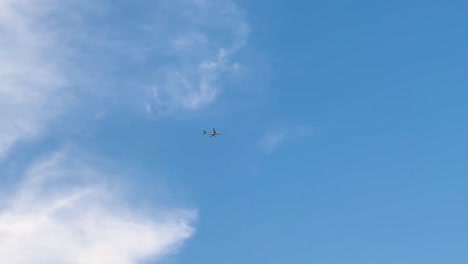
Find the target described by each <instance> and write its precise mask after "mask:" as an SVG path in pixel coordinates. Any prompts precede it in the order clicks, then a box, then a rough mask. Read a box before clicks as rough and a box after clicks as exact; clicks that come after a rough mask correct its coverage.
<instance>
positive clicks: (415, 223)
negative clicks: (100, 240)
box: [0, 0, 468, 264]
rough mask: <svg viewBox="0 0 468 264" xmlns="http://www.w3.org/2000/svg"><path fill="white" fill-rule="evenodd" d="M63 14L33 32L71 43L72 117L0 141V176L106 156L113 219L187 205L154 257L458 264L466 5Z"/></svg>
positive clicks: (205, 4) (227, 263)
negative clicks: (114, 191) (165, 247)
mask: <svg viewBox="0 0 468 264" xmlns="http://www.w3.org/2000/svg"><path fill="white" fill-rule="evenodd" d="M71 3H73V2H71ZM112 3H114V1H112ZM69 5H72V4H69ZM73 5H74V6H78V7H77V9H76V10H77V11H76V13H77V14H78V15H77V17H80V16H82V17H84V18H87V19H86V20H79V19H77V18H76V17H74V16H71V15H70V14H68V13H66V12H63V10H64V9H65V8H64V7H59V8H58V9H57V10H58V11H57V12H58V13H60V14H65V15H64V16H63V17H60V19H58V20H57V21H59V22H60V23H54V20H52V23H49V24H47V25H48V26H49V27H50V28H54V27H53V26H54V25H55V26H56V27H57V28H59V29H60V28H66V30H67V32H74V33H75V34H67V35H66V37H65V40H64V43H71V44H70V47H66V45H64V46H65V47H62V46H60V47H61V48H60V49H55V46H54V50H55V51H57V50H58V51H57V52H62V53H60V54H63V55H60V56H62V57H61V58H66V59H70V58H71V59H70V60H68V61H65V62H64V61H62V60H59V59H57V61H54V63H55V64H54V65H59V66H60V67H62V66H63V67H62V68H65V69H70V72H67V73H66V74H63V75H61V76H66V77H67V79H66V80H67V83H68V84H70V83H71V85H69V86H70V87H71V90H73V91H75V92H73V96H74V98H73V99H70V100H71V101H70V102H71V103H70V105H72V106H66V107H63V108H67V109H69V110H68V111H65V110H64V111H62V110H60V111H58V110H57V111H56V112H53V113H52V114H50V115H46V116H45V117H44V118H43V119H40V121H41V124H35V123H34V126H33V127H34V128H35V127H38V128H37V130H38V131H40V132H38V134H39V135H38V136H34V139H33V140H31V139H29V134H28V133H26V132H24V131H23V130H21V129H19V128H18V130H17V131H16V130H14V129H13V130H12V131H13V132H11V133H12V134H13V135H16V137H17V138H18V140H20V141H19V142H20V143H15V144H12V146H9V145H7V144H6V143H5V142H8V140H6V139H3V141H1V140H2V139H1V138H0V143H1V144H3V145H2V146H3V148H5V149H7V150H4V151H3V150H2V152H5V153H7V154H4V155H6V158H4V161H3V162H2V164H1V165H0V168H3V169H4V171H7V172H8V174H5V175H8V177H4V178H3V179H2V181H4V182H8V183H11V184H12V186H14V185H15V182H16V180H15V179H16V177H15V176H14V175H16V174H18V175H20V174H22V173H21V166H26V167H29V166H30V165H25V164H28V163H30V162H32V161H31V160H36V159H38V158H40V157H43V156H44V155H45V156H47V155H48V153H49V152H52V151H56V149H60V150H61V149H63V148H64V147H63V146H65V148H66V149H68V150H69V149H74V148H77V149H79V150H74V151H71V153H72V154H67V155H70V157H68V158H69V159H72V160H73V158H74V156H73V155H76V153H87V154H80V155H79V156H80V157H83V156H85V157H88V155H90V156H99V157H100V158H101V159H105V162H102V163H101V161H99V162H98V163H99V164H100V165H99V167H102V166H103V165H102V164H106V165H105V168H106V169H108V168H112V169H110V170H111V172H110V173H107V174H106V173H104V176H102V177H103V178H104V179H106V180H107V181H108V182H111V183H112V182H114V180H115V181H116V182H121V183H125V184H123V185H125V186H126V188H127V191H126V192H127V193H128V197H127V198H126V199H127V200H126V201H125V202H123V203H124V204H127V206H128V207H127V206H123V205H120V207H123V208H136V207H139V206H141V207H143V208H145V209H144V210H147V212H150V213H149V214H150V215H151V214H158V210H160V208H169V209H167V210H169V211H170V210H177V209H175V208H189V209H193V210H195V211H196V217H195V218H196V219H195V220H194V221H193V222H190V221H189V222H190V225H191V226H192V227H193V233H191V234H190V235H187V236H182V238H179V237H178V238H177V239H176V240H178V239H179V240H181V241H183V245H182V246H181V247H178V251H177V253H175V254H170V255H167V256H166V255H164V257H163V258H162V259H160V260H159V261H156V262H154V263H180V264H188V263H191V264H193V263H200V264H201V263H203V264H206V263H223V264H231V263H232V264H234V263H246V264H249V263H269V264H276V263H278V264H280V263H304V264H306V263H307V264H308V263H324V264H325V263H326V264H341V263H347V264H362V263H381V264H390V263H399V264H406V263H408V264H410V263H426V264H432V263H434V264H436V263H465V262H467V261H468V254H466V248H467V246H468V239H467V234H468V226H467V224H466V222H467V219H468V213H467V212H466V210H465V208H466V204H467V202H468V194H467V192H466V187H467V186H468V178H467V177H466V175H467V172H468V165H467V162H466V156H467V154H468V153H467V152H468V151H467V148H466V146H467V144H468V140H467V136H466V135H467V134H468V123H467V121H466V120H467V119H466V115H467V114H468V107H467V106H466V98H468V89H467V88H466V87H467V86H468V75H467V74H466V68H467V66H468V63H467V62H468V55H467V52H466V47H468V35H467V34H466V25H467V23H468V16H467V15H466V14H467V12H466V11H467V10H468V2H465V1H431V0H426V1H425V0H407V1H399V0H395V1H365V0H363V1H351V0H341V1H278V0H273V1H263V0H258V1H247V0H239V1H235V2H231V1H227V0H226V1H224V0H223V1H210V0H208V1H199V2H198V4H197V1H174V2H172V3H171V2H167V3H166V2H165V1H154V4H148V3H146V2H145V1H135V2H133V1H125V0H122V1H115V5H110V4H109V1H102V6H101V5H95V6H92V7H90V6H86V5H83V6H82V5H80V4H76V3H75V4H73ZM66 10H71V9H70V7H69V6H68V7H67V8H66ZM221 10H228V11H229V12H228V13H227V15H226V14H224V13H223V14H220V12H221ZM44 12H45V11H44ZM68 12H70V13H73V12H71V11H68ZM80 12H82V13H80ZM67 14H68V16H67ZM57 21H55V22H57ZM92 25H96V27H92ZM97 25H99V26H97ZM41 29H42V28H41ZM46 31H47V30H46ZM47 32H48V31H47ZM59 34H61V33H59ZM47 45H49V44H47ZM57 45H58V44H57ZM28 47H29V46H28ZM221 49H224V52H225V53H223V51H220V50H221ZM31 50H33V51H34V52H35V49H33V48H31ZM51 53H53V51H49V50H48V49H47V48H46V51H44V54H46V55H50V54H51ZM34 54H35V53H34ZM41 54H42V53H41ZM70 54H71V55H70ZM223 54H224V55H223ZM18 56H23V55H18ZM24 56H26V55H24ZM21 58H23V57H21ZM208 61H211V63H212V64H210V65H211V66H209V65H208V64H209V63H208V64H203V62H205V63H206V62H208ZM201 64H203V65H205V66H200V65H201ZM52 66H53V65H52ZM52 66H51V67H52ZM18 67H19V66H18ZM59 75H60V74H59ZM41 76H42V75H41ZM83 77H85V78H83ZM12 78H13V77H12ZM34 81H36V79H33V80H32V81H31V82H32V83H34ZM37 85H38V86H40V87H42V86H41V85H43V83H42V82H39V84H37ZM54 85H55V83H54ZM60 85H61V84H57V87H61V86H60ZM65 86H66V85H65ZM67 87H68V86H67ZM83 87H86V88H83ZM25 89H27V88H25ZM7 90H8V89H5V91H3V92H4V93H5V94H6V95H7V96H8V91H7ZM57 90H59V89H58V88H57ZM44 91H45V92H44V93H46V95H47V96H48V98H50V96H51V95H53V96H55V95H56V94H60V96H61V93H59V92H56V91H55V90H53V91H49V90H47V89H45V88H44ZM0 92H2V91H1V90H0ZM25 93H26V92H25ZM11 94H12V95H10V96H12V97H13V94H14V93H13V92H11ZM1 100H2V99H0V102H2V101H1ZM51 100H52V99H51ZM67 100H68V99H67ZM3 103H6V102H3ZM20 106H22V105H20ZM14 107H15V106H12V107H11V109H17V108H14ZM16 107H18V106H16ZM34 107H37V108H38V109H39V108H41V107H40V105H34ZM58 108H59V109H61V107H58ZM33 109H35V108H33ZM54 109H55V108H54ZM12 112H13V111H10V112H8V113H7V112H5V113H3V114H2V115H3V116H4V118H8V120H15V118H16V117H17V116H19V117H18V118H20V117H21V118H22V116H20V115H21V114H22V112H21V113H12ZM56 113H60V115H59V117H56V116H55V114H56ZM24 115H25V116H27V117H29V118H31V120H32V119H33V118H34V119H36V116H35V115H33V114H32V112H31V113H30V114H27V113H26V114H24ZM50 120H52V121H50ZM12 122H13V121H12ZM13 123H14V122H13ZM42 123H44V125H43V124H42ZM14 124H18V123H14ZM5 126H6V125H5ZM11 127H21V126H18V125H17V126H14V125H12V126H11ZM45 127H46V128H47V129H46V128H45ZM213 127H216V128H217V129H218V130H220V131H221V132H223V134H222V135H221V136H218V137H216V138H207V137H206V136H203V135H202V130H203V129H204V130H210V129H212V128H213ZM39 128H40V129H39ZM24 130H26V131H29V130H27V129H24ZM15 131H16V134H15V133H14V132H15ZM18 131H19V132H18ZM44 131H45V132H44ZM23 138H24V141H21V140H23ZM6 146H8V148H7V147H6ZM78 146H79V147H78ZM73 153H75V154H73ZM90 153H92V154H90ZM67 164H68V163H67ZM64 166H68V165H64ZM93 166H94V165H93ZM67 168H68V167H67ZM73 168H75V167H73ZM94 184H95V183H94V182H93V183H92V186H94ZM119 188H120V187H119ZM155 205H157V206H156V207H153V206H155ZM118 207H119V206H118ZM39 208H40V207H39ZM164 210H166V209H164ZM78 212H80V211H78ZM114 213H115V212H114V211H112V212H111V215H114ZM115 214H116V215H117V216H116V218H117V219H120V217H119V216H118V214H117V213H115ZM4 217H5V216H2V215H0V224H4V223H5V220H2V219H4ZM181 218H182V219H184V217H181ZM51 219H55V218H52V216H51ZM148 219H151V217H148V218H142V219H138V220H148ZM57 221H58V220H57ZM68 224H70V223H69V222H66V223H65V224H64V225H65V226H67V225H68ZM0 227H1V225H0ZM38 228H42V227H38ZM74 228H75V227H74ZM12 237H14V236H13V235H12ZM1 242H5V241H1V239H0V243H1ZM136 243H137V244H138V243H139V242H138V239H137V240H136ZM168 244H170V243H169V242H168ZM83 252H84V253H83V254H86V252H87V251H86V250H83ZM135 254H137V253H135ZM158 254H159V253H158ZM0 256H2V254H1V253H0ZM15 263H16V262H15ZM50 263H55V262H50ZM56 263H62V262H56ZM93 263H94V262H93ZM131 263H133V262H131ZM135 263H140V262H135ZM141 263H143V262H141ZM145 263H146V262H145ZM151 263H153V262H151Z"/></svg>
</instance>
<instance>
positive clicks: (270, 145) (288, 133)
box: [259, 126, 312, 154]
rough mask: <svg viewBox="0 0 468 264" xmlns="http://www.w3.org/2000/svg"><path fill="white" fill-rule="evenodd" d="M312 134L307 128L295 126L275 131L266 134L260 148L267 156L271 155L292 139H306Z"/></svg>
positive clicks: (261, 140)
mask: <svg viewBox="0 0 468 264" xmlns="http://www.w3.org/2000/svg"><path fill="white" fill-rule="evenodd" d="M311 133H312V129H311V128H309V127H307V126H293V127H288V128H281V129H274V130H270V131H268V132H266V133H265V135H264V136H263V137H262V138H261V139H260V141H259V146H260V147H261V148H262V149H263V151H264V152H265V153H266V154H270V153H271V152H273V150H274V149H276V148H277V147H278V146H279V145H281V144H283V143H284V142H285V141H287V140H290V139H295V138H298V137H306V136H309V135H310V134H311Z"/></svg>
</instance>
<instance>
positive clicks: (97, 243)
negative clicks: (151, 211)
mask: <svg viewBox="0 0 468 264" xmlns="http://www.w3.org/2000/svg"><path fill="white" fill-rule="evenodd" d="M106 177H107V175H105V173H103V172H100V171H98V170H96V169H95V168H94V167H91V166H90V165H89V164H86V163H84V162H82V161H76V160H74V159H73V158H72V157H71V156H69V155H68V154H66V153H62V152H58V153H55V154H54V155H52V156H50V157H47V158H46V159H44V160H41V161H39V162H37V163H36V164H34V165H32V166H31V167H30V168H29V169H28V170H27V172H26V173H25V175H24V179H25V180H24V181H23V182H22V183H21V184H20V185H19V187H18V189H17V190H16V191H14V192H13V193H4V195H2V196H3V197H10V199H8V200H7V202H4V203H3V204H2V206H1V210H0V234H1V235H0V259H2V262H5V263H9V264H20V263H38V264H41V263H49V264H61V263H83V264H106V263H109V264H110V263H112V264H133V263H135V264H136V263H140V261H143V260H158V259H160V258H161V257H163V256H165V255H167V254H170V253H174V252H176V251H177V250H178V248H179V247H180V246H181V244H182V243H183V241H184V240H186V239H188V238H189V237H191V236H192V235H193V233H194V229H193V228H192V227H191V223H192V222H193V221H194V220H195V218H196V212H194V211H191V210H175V209H174V210H164V211H160V212H158V215H159V216H158V217H155V216H154V215H152V216H151V217H149V216H148V215H145V214H143V213H142V212H140V211H137V210H135V209H133V208H131V207H130V206H129V205H125V203H123V202H122V201H120V199H121V197H119V196H120V194H119V192H118V191H116V190H115V189H113V188H110V187H109V186H108V185H106V184H104V183H103V181H100V180H99V179H104V178H106ZM2 200H3V201H5V199H2Z"/></svg>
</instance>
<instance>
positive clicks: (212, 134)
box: [203, 128, 221, 138]
mask: <svg viewBox="0 0 468 264" xmlns="http://www.w3.org/2000/svg"><path fill="white" fill-rule="evenodd" d="M205 134H208V135H210V138H211V137H216V135H221V132H218V131H216V129H214V128H213V132H206V131H205V130H203V135H205Z"/></svg>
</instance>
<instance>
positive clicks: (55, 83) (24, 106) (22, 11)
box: [0, 0, 70, 159]
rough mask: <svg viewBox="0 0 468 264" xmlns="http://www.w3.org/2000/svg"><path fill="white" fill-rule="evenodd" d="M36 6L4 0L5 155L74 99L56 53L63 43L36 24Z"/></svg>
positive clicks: (1, 113) (0, 12)
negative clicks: (56, 40)
mask: <svg viewBox="0 0 468 264" xmlns="http://www.w3.org/2000/svg"><path fill="white" fill-rule="evenodd" d="M36 5H38V4H35V3H33V2H32V1H12V0H2V1H0V33H1V34H0V79H1V80H2V81H1V84H0V106H1V108H0V120H1V122H0V131H1V133H0V159H2V158H4V156H5V155H6V153H7V152H8V151H9V150H10V149H11V147H12V146H13V145H14V144H15V143H16V142H17V141H18V140H21V139H24V138H33V137H35V136H37V135H39V134H40V133H41V131H42V130H43V129H44V124H45V123H47V122H49V121H50V120H51V119H53V118H54V117H55V116H57V115H58V114H60V113H61V112H62V108H63V106H64V104H67V102H66V101H67V100H69V99H70V98H69V97H70V95H69V94H68V91H66V90H65V89H64V88H65V87H66V84H67V81H66V79H65V78H64V76H63V75H62V72H61V71H60V64H59V60H58V59H57V57H56V56H54V55H53V54H54V53H55V52H56V51H57V50H56V49H54V48H56V47H57V45H55V44H54V43H53V42H54V39H53V38H52V37H51V34H48V33H47V32H46V31H44V30H43V29H42V28H40V27H39V26H38V24H37V23H36V22H37V20H36V19H37V18H38V13H37V10H35V7H36ZM38 6H39V5H38ZM38 8H39V7H38Z"/></svg>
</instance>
